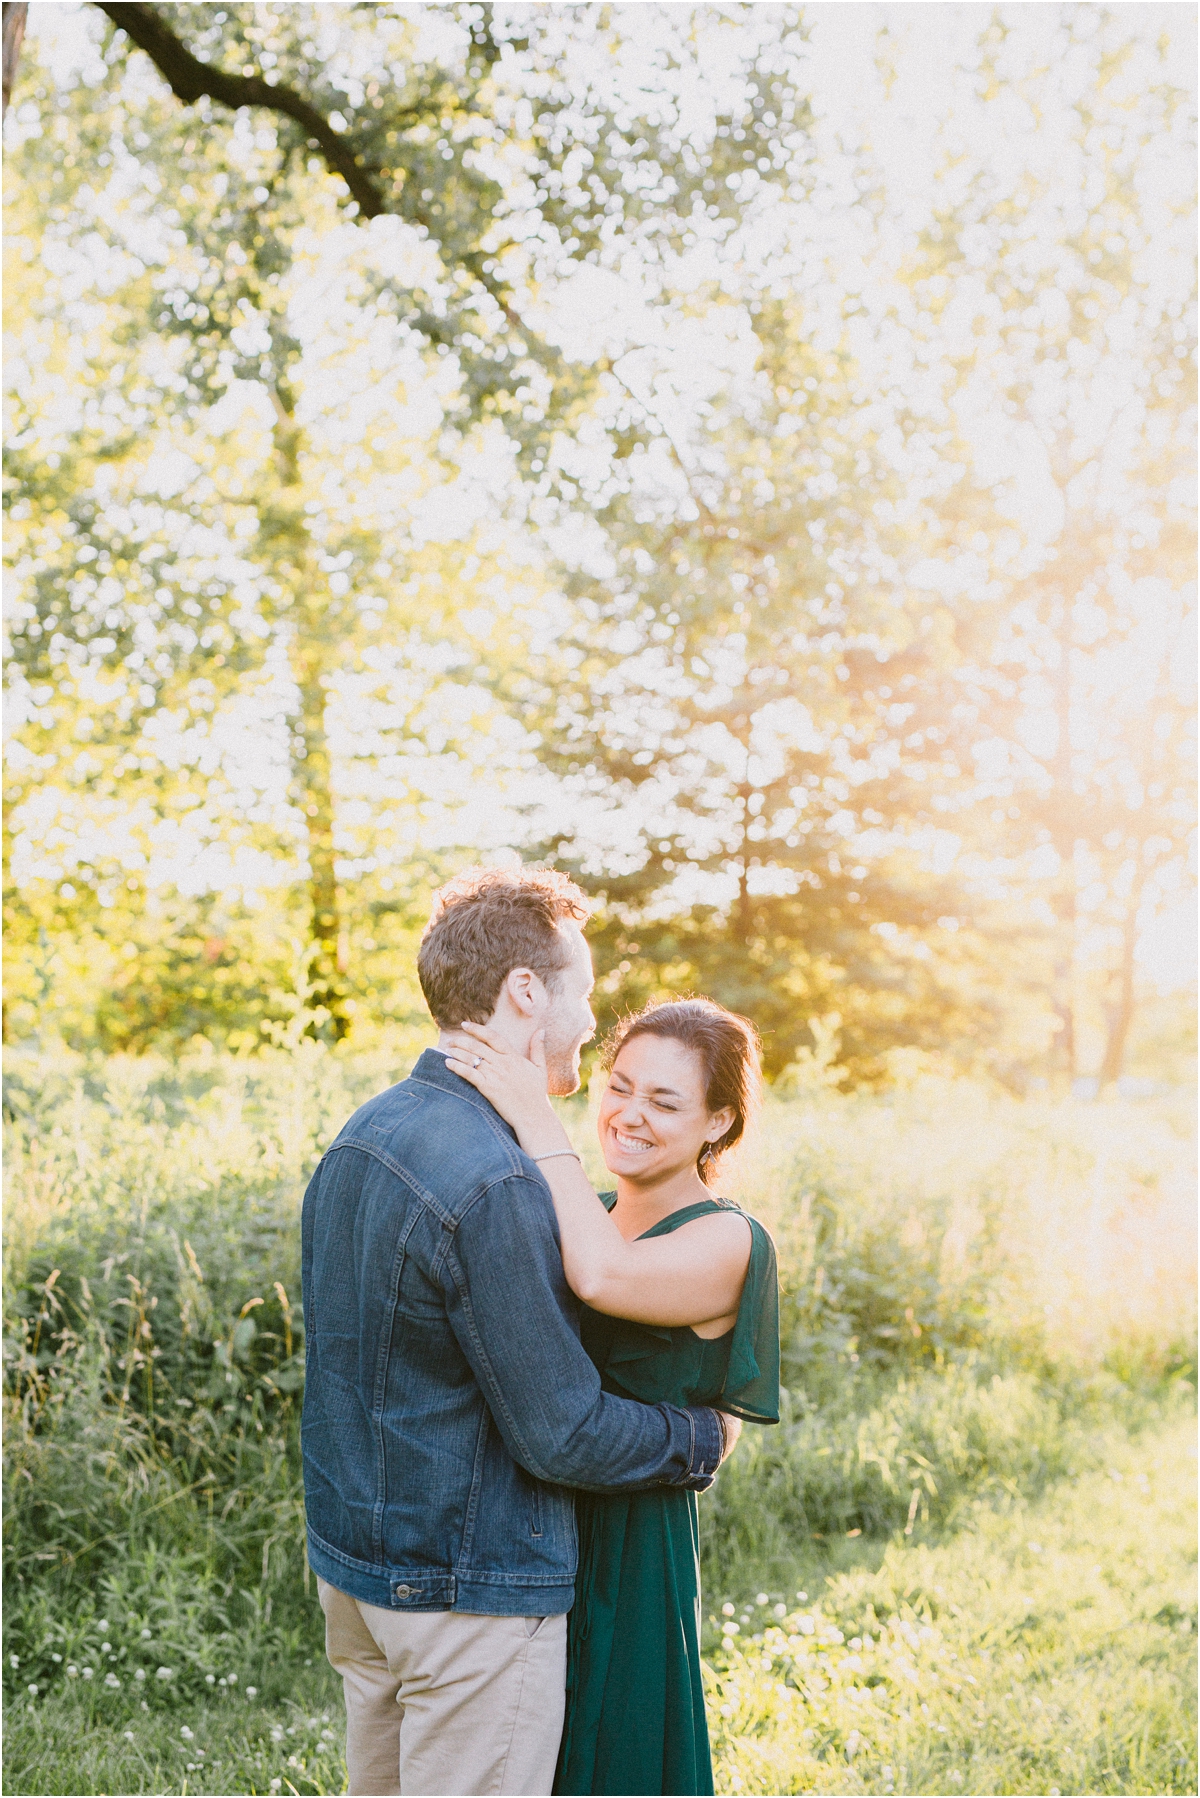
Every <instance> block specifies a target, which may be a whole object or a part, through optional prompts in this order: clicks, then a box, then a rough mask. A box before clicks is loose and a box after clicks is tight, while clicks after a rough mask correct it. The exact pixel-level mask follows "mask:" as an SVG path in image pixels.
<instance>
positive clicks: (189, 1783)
mask: <svg viewBox="0 0 1200 1798" xmlns="http://www.w3.org/2000/svg"><path fill="white" fill-rule="evenodd" d="M403 1071H404V1069H403V1068H402V1067H401V1068H397V1067H393V1066H391V1065H389V1063H388V1061H387V1058H386V1057H384V1056H382V1055H376V1056H371V1057H361V1056H360V1057H357V1058H350V1057H342V1056H339V1055H337V1054H329V1053H326V1052H325V1051H323V1050H321V1049H319V1048H318V1047H317V1046H315V1045H302V1046H301V1048H300V1049H299V1050H298V1051H296V1052H294V1053H283V1052H279V1053H277V1054H274V1055H268V1056H263V1057H260V1058H256V1059H255V1060H253V1061H235V1060H233V1059H231V1058H223V1057H218V1056H207V1057H196V1058H193V1059H184V1060H183V1061H181V1062H178V1063H173V1064H169V1063H167V1062H165V1061H162V1060H160V1059H157V1058H154V1057H149V1056H147V1057H142V1058H138V1059H133V1058H112V1059H110V1060H108V1061H85V1060H83V1059H82V1058H79V1057H74V1056H71V1055H69V1054H67V1053H66V1052H60V1053H58V1054H56V1055H41V1056H34V1055H32V1054H22V1053H21V1052H19V1051H18V1052H14V1053H13V1054H12V1055H11V1056H10V1087H9V1095H10V1096H9V1102H8V1103H9V1116H10V1144H9V1175H10V1186H9V1192H10V1196H9V1204H8V1217H7V1224H8V1257H7V1263H6V1266H7V1281H8V1284H7V1287H6V1295H5V1305H6V1344H5V1355H6V1388H5V1391H6V1398H5V1402H6V1454H7V1490H8V1501H7V1506H6V1514H5V1555H6V1585H5V1594H6V1606H5V1617H4V1623H5V1665H4V1673H5V1695H6V1703H7V1709H8V1729H7V1737H6V1751H7V1752H6V1757H5V1758H6V1768H5V1790H6V1791H9V1792H21V1793H29V1794H32V1793H35V1792H80V1793H82V1792H107V1793H117V1792H183V1791H190V1792H196V1791H205V1792H213V1793H216V1792H255V1793H257V1792H269V1791H271V1790H273V1789H274V1790H281V1791H293V1792H296V1793H310V1792H336V1791H339V1790H340V1789H341V1788H342V1784H343V1782H344V1767H343V1763H342V1759H341V1704H340V1693H339V1690H338V1687H337V1682H336V1681H335V1680H334V1679H333V1677H332V1675H331V1674H330V1672H329V1670H328V1668H327V1667H326V1666H325V1663H324V1659H323V1654H322V1648H321V1620H320V1613H319V1608H318V1606H317V1603H316V1595H315V1590H313V1582H312V1581H311V1580H310V1579H309V1577H308V1574H307V1569H306V1567H305V1563H304V1556H303V1533H302V1503H301V1489H300V1478H299V1459H298V1442H297V1422H298V1406H299V1397H300V1386H301V1379H302V1366H303V1361H302V1357H303V1320H302V1318H301V1317H300V1315H299V1305H298V1288H299V1279H298V1271H299V1270H298V1241H297V1236H298V1232H297V1227H296V1226H297V1211H298V1204H299V1198H300V1194H301V1192H302V1189H303V1185H304V1180H305V1178H306V1175H307V1171H308V1169H309V1168H310V1167H311V1166H312V1164H313V1162H314V1161H315V1159H316V1157H317V1156H318V1155H319V1153H320V1151H321V1148H322V1147H323V1145H324V1144H325V1143H326V1142H327V1141H328V1140H330V1138H331V1137H332V1135H333V1134H334V1133H336V1130H337V1128H338V1127H339V1125H340V1123H341V1122H342V1120H343V1119H344V1118H345V1116H346V1115H347V1114H348V1113H349V1111H350V1110H351V1109H352V1108H353V1106H354V1105H355V1104H357V1103H358V1102H360V1101H361V1099H362V1098H364V1097H366V1096H367V1095H368V1094H369V1093H370V1092H372V1091H375V1090H377V1089H378V1088H379V1087H380V1086H382V1085H384V1084H386V1083H387V1081H388V1080H390V1079H394V1078H396V1077H398V1076H399V1075H400V1074H401V1073H402V1072H403ZM566 1111H567V1117H568V1121H569V1124H570V1127H571V1129H572V1130H573V1131H574V1132H575V1134H576V1137H577V1140H579V1141H580V1142H581V1143H583V1144H585V1146H586V1144H587V1133H588V1126H587V1119H586V1107H585V1106H584V1105H583V1104H582V1103H576V1104H574V1105H569V1106H568V1107H567V1108H566ZM1188 1138H1189V1125H1188V1119H1187V1116H1186V1114H1184V1113H1182V1112H1181V1111H1180V1110H1179V1109H1178V1108H1177V1107H1175V1106H1174V1105H1173V1104H1172V1103H1168V1102H1154V1103H1142V1104H1139V1105H1132V1104H1128V1103H1120V1102H1116V1103H1113V1104H1111V1105H1104V1106H1100V1105H1080V1104H1075V1103H1072V1102H1065V1103H1059V1104H1054V1103H1051V1102H1045V1103H1042V1102H1030V1101H1026V1102H1023V1103H1022V1102H1018V1101H1015V1100H1012V1099H1010V1098H1007V1097H1006V1096H1004V1095H1002V1094H998V1093H995V1092H992V1091H988V1090H986V1089H984V1088H982V1087H979V1086H975V1085H971V1084H969V1083H966V1082H956V1083H953V1084H952V1085H951V1084H947V1083H937V1082H923V1083H918V1084H917V1085H915V1086H913V1087H912V1088H911V1089H909V1090H905V1091H897V1092H894V1093H891V1094H888V1095H883V1096H877V1097H873V1098H853V1097H852V1098H842V1097H838V1096H836V1095H831V1094H829V1093H823V1092H820V1091H817V1092H813V1093H809V1094H803V1093H800V1094H795V1095H793V1096H791V1097H790V1098H788V1099H786V1100H783V1099H777V1100H774V1101H772V1103H771V1105H770V1106H769V1108H768V1111H767V1114H766V1117H765V1119H764V1122H763V1128H762V1129H761V1131H760V1133H759V1137H758V1147H757V1149H755V1150H754V1151H753V1152H752V1153H749V1154H747V1156H746V1157H745V1158H744V1159H743V1162H742V1164H741V1166H740V1168H739V1169H738V1170H737V1171H736V1176H735V1185H734V1186H733V1187H732V1188H731V1190H733V1191H734V1192H735V1193H738V1194H740V1195H741V1196H743V1197H744V1198H745V1199H746V1202H747V1203H749V1204H752V1206H753V1208H754V1209H755V1211H756V1212H757V1213H758V1214H759V1215H760V1216H762V1217H763V1218H764V1219H765V1220H766V1221H767V1222H768V1223H769V1224H770V1225H771V1227H772V1229H773V1231H774V1233H775V1235H776V1240H777V1243H778V1245H779V1250H780V1265H781V1274H782V1280H783V1289H784V1305H783V1320H784V1373H785V1382H786V1386H787V1396H786V1401H785V1403H786V1409H785V1421H784V1423H783V1425H782V1426H781V1427H780V1428H779V1429H776V1430H771V1431H750V1430H748V1431H747V1432H746V1433H745V1436H744V1438H743V1442H742V1444H741V1445H740V1447H739V1450H738V1453H737V1456H736V1457H735V1459H734V1460H733V1461H732V1463H731V1464H730V1466H729V1467H728V1468H727V1469H726V1470H724V1472H723V1473H722V1475H721V1477H720V1479H719V1481H718V1484H717V1487H716V1489H715V1490H714V1492H713V1493H712V1494H711V1495H709V1497H708V1498H706V1500H705V1501H704V1504H703V1507H702V1511H703V1543H704V1556H705V1592H706V1595H708V1597H709V1599H710V1602H712V1601H715V1600H717V1599H720V1600H722V1601H726V1600H727V1602H728V1603H730V1604H732V1605H734V1614H733V1617H732V1619H725V1618H724V1617H723V1616H722V1614H721V1613H720V1612H719V1611H716V1610H714V1616H715V1617H716V1618H717V1619H718V1621H717V1622H716V1623H713V1624H712V1625H710V1628H709V1637H710V1640H709V1643H708V1650H707V1653H708V1660H709V1668H710V1673H711V1678H712V1687H711V1690H712V1707H711V1708H712V1721H713V1727H714V1742H715V1745H716V1749H717V1758H718V1766H719V1769H720V1771H719V1782H720V1789H722V1790H724V1791H738V1790H744V1791H778V1792H785V1791H795V1790H810V1789H811V1790H818V1791H830V1792H832V1791H844V1792H860V1791H878V1792H885V1791H891V1790H896V1791H912V1792H918V1791H953V1792H959V1791H962V1792H978V1793H983V1792H1002V1791H1003V1792H1007V1791H1013V1792H1018V1791H1020V1792H1043V1793H1044V1792H1047V1791H1049V1790H1050V1789H1051V1786H1058V1787H1060V1788H1061V1790H1062V1791H1063V1792H1068V1791H1078V1792H1083V1791H1089V1792H1090V1791H1095V1792H1107V1791H1145V1792H1164V1793H1165V1792H1176V1791H1186V1790H1189V1789H1191V1790H1194V1789H1195V1787H1194V1777H1195V1775H1194V1769H1193V1747H1192V1742H1193V1734H1192V1725H1191V1720H1190V1716H1189V1713H1188V1711H1187V1705H1186V1697H1185V1686H1184V1683H1183V1682H1184V1680H1185V1677H1186V1668H1187V1665H1188V1657H1189V1655H1190V1653H1191V1649H1192V1645H1193V1643H1194V1621H1195V1609H1194V1602H1193V1600H1192V1599H1191V1597H1190V1596H1189V1588H1188V1587H1187V1585H1186V1580H1187V1569H1186V1566H1185V1560H1186V1554H1187V1552H1188V1545H1189V1540H1190V1539H1189V1537H1188V1534H1187V1518H1188V1515H1189V1510H1188V1497H1189V1491H1190V1488H1189V1485H1188V1482H1187V1478H1186V1474H1185V1462H1184V1460H1183V1459H1182V1458H1181V1457H1182V1454H1183V1450H1182V1448H1181V1440H1182V1438H1181V1435H1180V1431H1181V1428H1182V1422H1181V1419H1182V1417H1183V1415H1184V1413H1185V1412H1186V1411H1187V1408H1188V1405H1189V1402H1190V1399H1191V1397H1192V1395H1193V1392H1194V1386H1193V1379H1194V1375H1193V1373H1192V1368H1193V1357H1192V1350H1191V1342H1192V1338H1193V1321H1192V1310H1191V1306H1192V1297H1191V1282H1190V1268H1189V1265H1188V1255H1187V1249H1186V1238H1185V1235H1184V1234H1183V1232H1185V1231H1186V1228H1187V1220H1188V1218H1189V1215H1190V1207H1189V1206H1188V1203H1187V1170H1188V1164H1189V1140H1188ZM586 1152H587V1153H588V1154H591V1150H590V1148H587V1149H586ZM597 1171H598V1170H597ZM1114 1474H1118V1475H1120V1478H1119V1479H1118V1478H1115V1477H1114ZM1034 1543H1037V1544H1038V1545H1039V1549H1035V1548H1034V1547H1033V1546H1032V1544H1034ZM1097 1570H1098V1571H1097ZM1018 1573H1019V1577H1018ZM1035 1576H1037V1577H1035ZM797 1590H803V1591H805V1592H807V1593H808V1594H809V1598H810V1599H811V1601H812V1602H811V1603H809V1602H808V1601H805V1603H804V1605H803V1606H802V1610H803V1613H804V1614H803V1616H802V1615H801V1614H800V1613H799V1612H797V1611H796V1606H797V1603H798V1602H799V1601H797V1599H796V1597H795V1594H796V1592H797ZM760 1592H761V1593H763V1594H764V1595H765V1597H766V1598H768V1599H769V1600H770V1604H771V1605H772V1606H774V1605H782V1606H783V1617H782V1619H781V1620H777V1619H776V1618H775V1617H774V1614H773V1612H770V1613H769V1614H770V1623H769V1628H770V1629H772V1630H774V1629H775V1627H776V1623H777V1622H779V1623H780V1627H781V1628H782V1630H783V1631H784V1633H783V1634H782V1635H778V1634H776V1635H772V1636H770V1637H769V1638H768V1637H767V1631H766V1627H760V1626H759V1625H758V1624H756V1622H755V1619H757V1618H760V1617H761V1618H762V1619H763V1620H764V1624H765V1622H766V1618H767V1616H768V1612H769V1607H763V1606H758V1605H757V1604H756V1603H755V1597H756V1595H757V1594H759V1593H760ZM743 1617H745V1618H746V1619H747V1621H746V1622H744V1623H743V1622H741V1619H742V1618H743ZM805 1618H807V1619H808V1621H807V1622H806V1621H805ZM727 1621H732V1622H735V1623H737V1624H738V1627H739V1631H740V1634H738V1635H735V1636H733V1637H731V1638H728V1639H725V1638H722V1636H721V1633H720V1631H721V1627H722V1626H723V1624H724V1623H725V1622H727ZM834 1631H839V1632H840V1633H841V1635H842V1636H843V1637H844V1638H845V1641H844V1642H841V1643H839V1642H836V1641H835V1640H834V1639H833V1632H834ZM926 1631H933V1632H934V1633H933V1634H932V1635H930V1634H923V1633H922V1632H926ZM867 1635H870V1636H871V1638H872V1646H871V1647H870V1648H869V1649H866V1650H865V1651H864V1650H863V1649H861V1648H860V1649H857V1650H856V1649H854V1648H853V1647H852V1646H851V1642H852V1639H855V1638H861V1639H862V1640H863V1642H864V1643H865V1639H866V1636H867ZM755 1636H762V1637H763V1638H764V1639H763V1640H762V1641H759V1642H755V1641H753V1638H754V1637H755ZM822 1637H824V1638H826V1639H825V1640H824V1641H822ZM790 1638H794V1642H793V1645H792V1647H789V1646H788V1643H789V1639H790ZM802 1642H805V1643H808V1644H809V1646H808V1648H807V1649H805V1650H804V1651H803V1652H802V1654H801V1657H800V1659H797V1657H796V1653H795V1652H793V1650H794V1649H795V1648H796V1647H798V1645H799V1644H800V1643H802ZM106 1643H107V1645H108V1646H107V1648H106V1647H105V1644H106ZM740 1643H748V1644H749V1652H748V1653H747V1652H746V1651H745V1650H744V1649H742V1648H739V1646H738V1645H739V1644H740ZM723 1644H724V1645H723ZM814 1644H816V1647H815V1649H814V1646H813V1645H814ZM767 1655H769V1656H770V1659H771V1665H770V1667H769V1668H768V1667H764V1665H763V1661H764V1657H766V1656H767ZM821 1655H824V1657H825V1659H826V1661H827V1662H828V1665H821V1664H820V1662H819V1656H821ZM952 1656H957V1657H958V1659H957V1660H952V1659H951V1657H952ZM14 1657H15V1659H14ZM855 1657H857V1658H858V1659H860V1660H861V1661H862V1663H863V1664H862V1666H861V1667H854V1666H852V1665H851V1664H850V1663H851V1661H852V1660H853V1659H854V1658H855ZM72 1667H74V1668H75V1669H76V1671H75V1673H74V1674H72V1673H71V1672H70V1671H69V1669H70V1668H72ZM88 1668H90V1670H91V1676H90V1678H89V1677H87V1675H86V1674H85V1669H88ZM904 1668H908V1672H905V1671H904ZM968 1672H969V1674H970V1679H968V1678H967V1674H968ZM971 1681H974V1682H976V1683H975V1684H972V1683H971ZM222 1682H224V1683H222ZM823 1682H824V1683H823ZM31 1686H36V1687H37V1691H36V1693H32V1692H30V1690H29V1688H30V1687H31ZM955 1686H957V1687H959V1688H960V1689H959V1690H958V1691H955V1690H954V1689H953V1688H954V1687H955ZM735 1688H736V1689H735ZM863 1689H869V1690H870V1691H871V1692H873V1693H874V1694H875V1696H874V1697H872V1698H870V1699H867V1698H864V1697H863V1696H862V1695H861V1694H862V1690H863ZM785 1691H786V1692H787V1693H792V1692H796V1693H799V1694H800V1695H799V1696H786V1695H785ZM855 1693H857V1694H858V1695H857V1696H855V1695H854V1694H855ZM881 1694H882V1696H881ZM923 1707H928V1708H927V1710H926V1709H925V1708H923ZM186 1731H190V1732H191V1733H190V1734H187V1733H185V1732H186ZM806 1731H808V1732H810V1733H808V1734H806V1733H805V1732H806ZM889 1770H890V1771H889ZM952 1776H954V1777H952ZM273 1781H278V1782H279V1783H278V1784H277V1785H275V1786H273V1785H272V1782H273ZM1189 1781H1192V1782H1193V1783H1192V1784H1191V1785H1189V1783H1188V1782H1189Z"/></svg>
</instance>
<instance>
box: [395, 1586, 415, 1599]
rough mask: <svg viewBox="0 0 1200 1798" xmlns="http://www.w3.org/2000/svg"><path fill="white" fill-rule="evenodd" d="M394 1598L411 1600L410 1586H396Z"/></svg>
mask: <svg viewBox="0 0 1200 1798" xmlns="http://www.w3.org/2000/svg"><path fill="white" fill-rule="evenodd" d="M396 1597H397V1598H411V1597H412V1587H411V1586H397V1587H396Z"/></svg>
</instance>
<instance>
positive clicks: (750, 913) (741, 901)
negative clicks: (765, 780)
mask: <svg viewBox="0 0 1200 1798" xmlns="http://www.w3.org/2000/svg"><path fill="white" fill-rule="evenodd" d="M750 791H751V789H750V788H749V787H742V788H741V789H740V790H739V799H740V803H741V807H742V855H741V866H740V868H739V871H738V896H737V910H736V916H737V927H738V935H739V937H740V939H741V941H742V942H743V943H744V944H748V943H749V942H750V939H751V937H752V936H753V934H754V908H753V906H752V905H751V902H750Z"/></svg>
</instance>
